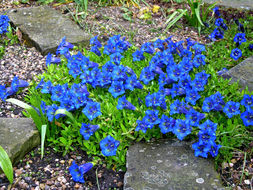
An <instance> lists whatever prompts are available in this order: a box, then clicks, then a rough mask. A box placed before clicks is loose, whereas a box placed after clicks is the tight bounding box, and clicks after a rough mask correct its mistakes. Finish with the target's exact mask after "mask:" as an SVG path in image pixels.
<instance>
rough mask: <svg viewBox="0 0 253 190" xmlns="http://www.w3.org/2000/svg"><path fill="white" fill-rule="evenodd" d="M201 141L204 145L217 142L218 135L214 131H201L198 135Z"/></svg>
mask: <svg viewBox="0 0 253 190" xmlns="http://www.w3.org/2000/svg"><path fill="white" fill-rule="evenodd" d="M198 137H199V141H201V142H204V143H209V142H211V141H215V139H216V134H215V131H213V130H212V129H210V128H209V129H206V130H200V131H199V133H198Z"/></svg>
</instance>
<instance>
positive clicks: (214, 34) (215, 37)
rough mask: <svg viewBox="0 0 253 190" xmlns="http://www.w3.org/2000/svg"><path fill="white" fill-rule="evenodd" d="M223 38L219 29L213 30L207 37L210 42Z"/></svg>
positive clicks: (222, 32) (222, 33)
mask: <svg viewBox="0 0 253 190" xmlns="http://www.w3.org/2000/svg"><path fill="white" fill-rule="evenodd" d="M223 37H224V31H223V30H221V29H220V28H215V29H214V30H213V32H212V33H211V34H210V35H209V38H210V39H211V40H212V41H216V40H218V39H223Z"/></svg>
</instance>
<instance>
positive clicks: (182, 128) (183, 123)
mask: <svg viewBox="0 0 253 190" xmlns="http://www.w3.org/2000/svg"><path fill="white" fill-rule="evenodd" d="M191 131H192V128H191V126H190V123H189V121H188V120H182V119H177V120H176V124H175V126H174V129H173V133H174V134H175V135H176V136H177V138H178V139H179V140H181V141H182V140H183V139H184V138H185V137H186V136H187V135H189V134H191Z"/></svg>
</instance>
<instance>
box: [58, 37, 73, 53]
mask: <svg viewBox="0 0 253 190" xmlns="http://www.w3.org/2000/svg"><path fill="white" fill-rule="evenodd" d="M73 47H74V45H72V44H71V43H69V42H66V36H64V37H63V38H62V41H61V43H60V45H59V46H58V47H57V50H56V55H59V54H60V55H64V56H65V57H66V58H69V57H70V56H71V55H70V53H69V49H72V48H73Z"/></svg>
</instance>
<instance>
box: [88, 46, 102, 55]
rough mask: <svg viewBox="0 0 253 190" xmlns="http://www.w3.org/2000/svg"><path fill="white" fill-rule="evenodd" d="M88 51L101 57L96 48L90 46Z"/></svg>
mask: <svg viewBox="0 0 253 190" xmlns="http://www.w3.org/2000/svg"><path fill="white" fill-rule="evenodd" d="M90 51H91V52H93V53H95V54H96V55H97V56H101V52H100V50H99V48H98V46H92V47H91V48H90Z"/></svg>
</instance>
